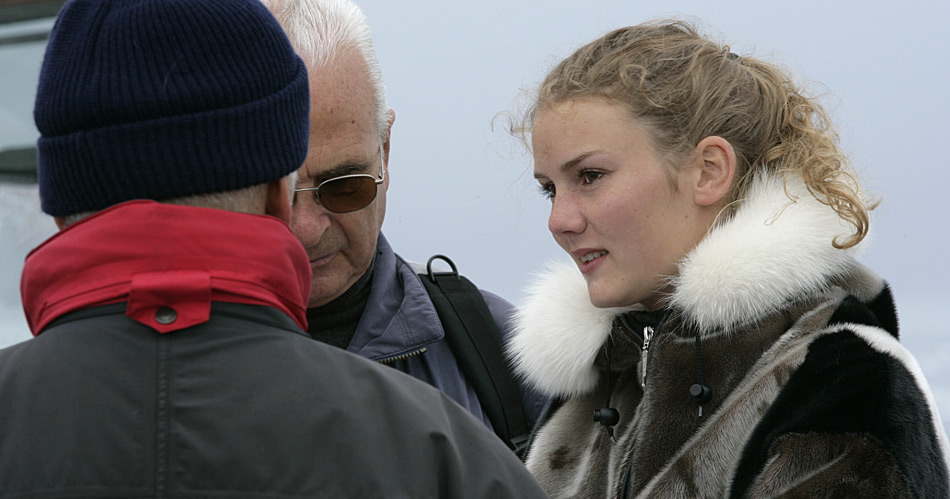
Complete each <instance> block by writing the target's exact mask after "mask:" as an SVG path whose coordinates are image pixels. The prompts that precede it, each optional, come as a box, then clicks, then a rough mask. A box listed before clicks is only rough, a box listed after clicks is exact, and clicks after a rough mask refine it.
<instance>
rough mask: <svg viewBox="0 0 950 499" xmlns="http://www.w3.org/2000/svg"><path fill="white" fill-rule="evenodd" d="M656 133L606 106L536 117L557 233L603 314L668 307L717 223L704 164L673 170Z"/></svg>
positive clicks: (577, 106) (539, 157)
mask: <svg viewBox="0 0 950 499" xmlns="http://www.w3.org/2000/svg"><path fill="white" fill-rule="evenodd" d="M648 130H649V128H647V127H645V126H643V125H641V124H640V123H638V122H637V120H636V119H635V118H633V117H632V116H631V115H630V114H629V112H628V111H626V110H625V109H624V108H623V107H622V106H620V105H618V104H615V103H611V102H609V101H606V100H602V99H579V100H575V101H569V102H566V103H563V104H558V105H555V106H553V107H550V108H545V109H543V110H542V111H540V112H539V113H538V115H537V117H536V119H535V123H534V129H533V131H532V146H533V149H534V164H535V170H534V173H535V178H537V180H538V183H540V184H541V189H542V191H543V192H544V193H545V194H546V195H547V196H549V197H550V198H551V202H552V206H551V216H550V218H549V220H548V228H549V229H550V230H551V234H553V235H554V239H555V240H556V241H557V243H558V244H559V245H560V246H561V248H563V249H564V251H566V252H567V253H568V254H569V255H571V257H572V258H573V259H574V262H575V263H576V264H577V267H578V268H579V269H580V271H581V273H582V274H583V275H584V278H585V279H586V280H587V289H588V292H589V294H590V299H591V302H592V303H593V304H594V305H595V306H597V307H618V306H627V305H632V304H634V303H642V304H644V305H645V306H647V307H648V308H649V309H651V310H653V309H657V308H660V307H661V306H662V305H663V297H664V296H665V294H666V293H668V292H669V291H671V290H670V289H667V288H668V285H667V282H668V281H667V278H668V277H670V276H672V275H674V274H675V273H676V263H677V261H678V260H680V259H681V258H682V257H684V256H685V255H686V254H687V253H688V252H689V251H690V250H691V249H692V248H693V247H694V246H695V245H696V244H697V243H698V242H699V240H700V239H702V237H703V235H704V234H705V232H706V230H707V228H708V227H709V226H710V224H711V220H709V218H708V216H707V215H705V213H704V212H703V210H702V209H701V208H700V207H699V206H697V205H696V204H695V203H694V202H693V195H692V190H693V189H692V188H691V184H693V183H695V181H694V179H696V178H697V177H696V172H695V171H694V170H697V169H698V167H695V168H694V167H691V166H689V164H687V165H682V166H680V167H679V168H675V169H674V168H672V167H671V166H670V165H669V164H668V162H665V161H664V160H663V159H662V158H661V157H660V155H659V154H658V153H657V151H656V149H655V148H654V145H653V141H652V138H651V136H650V134H649V131H648ZM671 175H672V177H673V183H675V184H676V185H677V187H676V188H674V187H673V186H672V185H671V182H670V176H671Z"/></svg>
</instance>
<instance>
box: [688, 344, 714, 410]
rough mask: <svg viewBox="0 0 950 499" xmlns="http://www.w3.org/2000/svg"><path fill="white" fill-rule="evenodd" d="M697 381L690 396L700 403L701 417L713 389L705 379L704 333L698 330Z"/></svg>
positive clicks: (691, 389)
mask: <svg viewBox="0 0 950 499" xmlns="http://www.w3.org/2000/svg"><path fill="white" fill-rule="evenodd" d="M696 378H697V381H696V383H695V384H694V385H693V386H691V387H689V396H690V397H693V400H695V401H696V403H697V404H699V417H703V405H705V404H706V403H707V402H709V400H710V399H712V389H710V388H709V386H707V385H706V383H705V382H704V381H703V343H702V335H701V334H700V333H699V331H697V332H696Z"/></svg>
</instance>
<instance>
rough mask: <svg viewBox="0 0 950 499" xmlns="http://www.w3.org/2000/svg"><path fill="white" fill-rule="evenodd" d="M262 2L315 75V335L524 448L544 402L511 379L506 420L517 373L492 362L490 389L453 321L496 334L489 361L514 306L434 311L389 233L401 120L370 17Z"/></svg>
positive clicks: (300, 3)
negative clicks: (426, 388)
mask: <svg viewBox="0 0 950 499" xmlns="http://www.w3.org/2000/svg"><path fill="white" fill-rule="evenodd" d="M263 1H264V4H265V5H267V6H268V8H270V10H271V12H273V13H274V15H275V17H276V18H277V20H278V21H279V22H280V23H281V25H282V26H283V27H284V31H286V32H287V35H288V37H289V38H290V40H291V43H292V44H293V45H294V48H295V49H296V50H297V53H298V54H300V56H301V57H302V58H303V60H304V63H305V64H306V65H307V70H308V72H309V74H310V93H311V97H310V104H311V111H310V125H311V130H310V150H309V153H308V154H307V160H306V162H305V163H304V165H303V167H302V168H301V169H300V175H299V177H298V179H297V186H298V189H297V193H296V198H295V202H294V224H293V230H294V233H295V234H296V235H297V237H298V238H299V239H300V241H301V242H302V243H303V245H304V247H305V248H306V250H307V255H308V256H309V257H310V265H311V267H312V269H313V290H312V292H311V295H310V303H309V305H308V310H307V318H308V320H309V321H310V328H311V329H310V332H311V334H312V335H313V336H314V337H315V338H316V339H318V340H321V341H324V342H326V343H329V344H332V345H336V346H338V347H341V348H345V349H347V350H349V351H350V352H353V353H356V354H358V355H361V356H363V357H367V358H369V359H373V360H376V361H379V362H382V363H385V364H388V365H391V366H393V367H395V368H397V369H399V370H401V371H403V372H406V373H408V374H410V375H412V376H414V377H416V378H419V379H421V380H424V381H426V382H428V383H430V384H432V385H434V386H436V387H437V388H439V389H440V390H442V391H443V392H445V393H446V394H447V395H449V396H450V397H451V398H452V399H454V400H455V401H456V402H458V403H460V404H461V405H462V406H464V407H466V408H468V409H469V410H470V411H471V412H472V413H473V414H475V415H476V416H478V417H479V418H481V419H482V420H483V421H484V422H485V423H486V424H488V425H489V426H491V427H493V428H494V430H495V431H496V433H497V434H498V435H499V436H501V437H502V438H503V440H505V441H506V442H508V443H509V446H510V447H512V448H514V447H517V446H518V443H519V437H524V436H525V434H526V433H527V431H528V430H530V428H531V426H532V425H533V423H534V421H535V420H536V418H537V416H538V413H539V412H540V410H541V408H542V406H543V405H544V402H545V400H544V399H543V398H542V397H540V396H539V395H538V394H536V393H535V392H533V391H531V390H530V389H524V388H523V387H520V386H518V385H515V384H514V382H511V386H512V387H513V388H511V390H510V391H512V392H514V393H515V398H514V402H513V403H506V407H505V409H514V411H513V412H515V413H516V414H517V415H516V416H513V417H512V416H510V415H508V416H506V417H507V418H508V421H504V420H502V419H503V418H501V417H500V416H499V414H498V413H499V408H498V407H497V406H498V404H497V400H498V398H497V397H498V396H499V395H498V394H496V393H495V389H498V391H502V390H501V389H500V387H499V386H498V385H499V384H504V381H505V379H506V376H507V375H508V372H507V369H508V367H507V363H506V362H505V360H504V359H503V358H502V357H501V354H500V353H498V354H497V357H498V359H497V361H496V362H495V365H494V366H492V365H491V362H490V361H489V362H488V363H489V366H488V368H487V369H488V370H490V371H492V372H490V373H489V374H490V375H492V376H493V377H494V378H499V377H500V378H503V379H502V381H497V380H495V381H493V383H494V384H495V385H494V386H492V385H488V386H489V389H488V390H485V389H484V385H485V384H486V383H484V382H483V381H482V382H481V386H480V383H479V381H480V380H478V379H473V378H478V374H479V373H478V372H477V370H474V372H473V369H472V368H471V367H467V365H468V364H470V362H469V360H470V359H469V354H468V353H465V352H460V351H459V349H460V347H457V346H455V345H454V344H453V341H452V340H457V338H456V337H455V336H457V332H456V331H454V330H452V329H451V328H450V327H448V326H449V325H448V324H447V321H453V322H455V321H457V322H456V323H462V324H463V325H464V326H465V327H466V328H468V329H469V330H470V331H474V332H475V333H478V332H485V331H487V333H485V334H482V338H483V341H485V342H486V343H492V342H494V343H495V345H491V344H488V345H486V346H485V348H486V349H488V350H490V351H491V352H490V353H485V351H484V350H482V347H481V346H479V347H477V348H479V349H480V355H481V356H482V357H483V358H491V357H492V352H500V351H501V348H500V346H499V345H500V343H501V336H507V334H508V328H507V318H508V313H509V311H510V310H511V305H510V304H509V303H508V302H506V301H504V300H503V299H501V298H499V297H498V296H496V295H493V294H491V293H488V292H484V291H482V292H481V293H480V294H479V293H478V292H477V291H475V292H473V293H472V294H473V295H476V297H475V298H473V299H471V307H469V306H468V305H462V306H458V305H455V307H456V309H457V308H474V307H476V306H477V307H481V309H482V310H483V311H484V312H483V313H482V315H481V316H476V315H470V316H456V314H455V313H454V312H453V309H451V308H449V309H448V311H445V310H437V309H436V307H435V306H434V305H433V299H432V298H431V297H430V295H429V294H428V293H427V291H426V288H425V287H424V285H423V281H422V280H420V277H419V276H418V275H417V274H416V271H415V270H414V269H413V268H412V266H411V265H410V264H409V263H407V262H406V261H404V260H403V259H402V258H400V257H399V256H398V255H396V254H395V253H394V252H393V249H392V247H390V245H389V243H388V242H387V241H386V238H385V237H384V236H383V235H382V234H381V232H380V229H381V227H382V224H383V217H384V215H385V212H386V189H387V188H388V186H389V176H388V168H389V150H390V129H391V127H392V125H393V122H394V121H395V114H394V112H393V110H392V109H389V107H388V106H387V104H386V96H385V92H384V90H383V84H382V78H381V74H380V68H379V62H378V61H377V58H376V53H375V49H374V48H373V42H372V38H371V35H370V29H369V26H368V25H367V24H366V20H365V17H364V16H363V14H362V12H361V11H360V9H359V8H358V7H357V6H356V5H354V4H353V3H352V2H351V1H349V0H263ZM472 289H473V290H474V289H475V288H474V287H472ZM438 292H439V291H436V293H438ZM446 314H448V319H447V317H446ZM440 317H441V319H442V320H441V321H440ZM479 317H483V318H484V319H485V320H481V319H480V318H479ZM499 332H500V334H501V336H500V335H499ZM463 334H464V333H463ZM475 342H476V343H478V341H477V340H476V341H475ZM480 388H482V389H480ZM502 398H503V397H502ZM508 400H509V401H510V400H511V399H510V398H509V399H508ZM519 405H520V406H519ZM511 419H516V420H517V421H514V422H512V421H511ZM515 427H519V428H520V430H515Z"/></svg>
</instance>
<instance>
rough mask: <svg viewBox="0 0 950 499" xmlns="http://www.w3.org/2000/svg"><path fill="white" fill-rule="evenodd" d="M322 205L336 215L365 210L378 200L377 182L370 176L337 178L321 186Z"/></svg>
mask: <svg viewBox="0 0 950 499" xmlns="http://www.w3.org/2000/svg"><path fill="white" fill-rule="evenodd" d="M319 195H320V203H321V204H323V207H324V208H326V209H328V210H330V211H332V212H334V213H347V212H350V211H356V210H359V209H362V208H365V207H366V206H367V205H369V204H370V203H372V202H373V200H374V199H376V181H375V180H374V179H373V177H370V176H368V175H367V176H365V177H364V176H359V177H346V178H336V179H332V180H328V181H326V182H325V183H324V184H323V185H321V186H320V191H319Z"/></svg>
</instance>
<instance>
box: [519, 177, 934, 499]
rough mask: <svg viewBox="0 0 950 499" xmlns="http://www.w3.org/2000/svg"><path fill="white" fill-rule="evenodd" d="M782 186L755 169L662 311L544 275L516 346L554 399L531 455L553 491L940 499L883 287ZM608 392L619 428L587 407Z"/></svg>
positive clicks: (928, 438)
mask: <svg viewBox="0 0 950 499" xmlns="http://www.w3.org/2000/svg"><path fill="white" fill-rule="evenodd" d="M788 189H789V193H790V194H791V195H792V196H793V197H794V198H795V199H796V201H795V202H792V201H790V200H789V198H788V196H786V194H785V189H784V187H783V183H782V182H781V180H780V179H775V178H766V179H760V180H758V181H757V182H756V184H755V185H754V186H753V188H752V191H751V193H750V196H749V198H748V199H747V200H746V201H745V202H744V203H743V206H742V207H741V208H740V209H739V211H738V212H737V214H736V216H735V217H734V218H733V219H731V220H730V221H728V222H726V223H724V224H723V225H721V226H720V227H717V228H716V229H715V230H714V231H712V232H711V233H710V234H709V235H707V237H706V238H705V239H704V240H703V241H702V242H701V243H700V244H699V245H698V246H697V247H696V248H695V249H694V250H693V251H692V252H691V253H690V254H689V255H688V256H687V257H686V259H685V260H684V261H683V262H681V264H680V266H679V274H678V276H677V277H676V278H675V280H676V281H675V283H676V286H675V289H676V291H675V292H674V294H673V295H672V296H671V297H670V301H669V303H670V305H669V307H668V308H667V309H666V310H665V311H664V312H663V313H661V314H647V313H643V312H641V311H638V307H636V306H634V307H631V308H629V309H596V308H594V307H593V306H592V305H591V304H590V301H589V299H588V297H587V290H586V284H585V282H584V280H583V278H582V276H581V275H580V273H579V272H578V271H577V269H576V268H575V267H574V266H573V265H572V264H567V265H563V266H559V267H556V268H552V269H550V270H549V272H548V273H547V275H545V276H544V277H542V279H541V280H540V281H539V282H538V283H537V284H536V286H535V287H534V289H533V292H532V296H531V298H530V299H529V301H528V303H527V304H526V306H524V307H523V308H521V310H520V311H519V313H518V316H517V319H516V320H517V324H518V326H517V332H516V334H515V336H514V337H513V339H512V341H511V342H510V344H509V350H510V352H511V354H512V356H513V358H514V359H515V360H514V362H515V365H516V369H517V370H518V371H519V372H520V373H521V374H522V375H524V376H525V378H526V379H527V380H528V381H529V382H530V383H532V384H533V385H534V386H536V387H538V388H539V389H541V390H542V391H544V392H545V393H547V394H548V395H550V396H552V397H555V398H556V402H555V403H554V404H552V406H551V408H550V409H549V411H548V414H547V415H546V420H545V421H544V422H543V423H541V424H539V425H538V428H539V429H538V430H537V431H536V433H535V435H534V438H533V441H532V446H531V449H530V453H529V455H528V458H527V465H528V467H529V469H530V470H531V471H532V473H533V474H534V475H535V477H536V478H537V479H538V480H539V482H540V483H541V484H542V486H543V487H544V488H545V489H546V490H547V491H548V493H549V494H551V495H552V497H610V498H613V497H669V498H681V497H809V498H810V497H947V496H948V490H950V489H948V478H947V477H948V473H947V469H948V468H947V461H946V458H947V454H948V452H947V443H946V442H947V440H946V435H945V434H944V431H943V427H942V425H941V423H940V419H939V416H938V415H937V412H936V409H935V405H934V403H933V400H932V396H931V394H930V390H929V388H928V387H927V384H926V381H925V380H924V378H923V375H922V374H921V372H920V370H919V368H918V367H917V364H916V362H915V361H914V359H913V357H912V356H911V355H910V354H909V353H908V352H907V351H906V350H905V349H904V348H903V347H902V346H901V345H900V343H898V341H897V318H896V313H895V311H894V305H893V300H892V299H891V295H890V291H889V289H888V287H887V285H886V284H885V283H884V281H883V280H882V279H880V278H879V277H878V276H876V275H875V274H873V273H872V272H871V271H869V270H868V269H866V268H865V267H863V266H862V265H861V264H859V263H857V261H856V260H855V259H854V257H853V256H852V255H851V250H848V251H842V250H837V249H834V248H833V247H832V246H831V241H832V238H833V237H834V236H835V235H837V234H840V233H843V232H845V231H846V230H847V228H846V227H843V226H842V225H841V223H840V222H839V220H838V218H837V216H836V215H835V213H834V212H833V211H832V210H831V209H830V208H828V207H827V206H825V205H823V204H821V203H818V202H817V201H816V200H815V199H814V198H813V197H812V196H810V195H809V194H808V193H807V191H805V188H804V186H803V184H802V182H801V181H800V180H799V181H794V180H793V181H789V183H788ZM646 327H652V328H653V331H654V334H653V337H652V338H653V339H652V342H651V344H650V347H649V349H648V351H647V354H646V359H647V361H646V367H645V369H646V376H645V381H644V380H643V379H642V377H643V369H644V365H643V364H644V363H643V361H642V360H641V359H642V358H643V357H644V356H643V350H642V345H643V337H644V328H646ZM697 336H699V337H700V339H701V343H700V344H699V349H698V346H697V341H696V339H697ZM608 357H609V361H608ZM608 372H609V376H608V375H607V373H608ZM700 377H702V381H703V383H704V384H705V385H708V386H709V387H710V388H711V390H712V398H711V400H709V401H708V402H707V403H705V404H703V405H702V406H700V405H699V404H698V403H697V402H696V401H695V400H694V399H693V398H692V397H691V396H690V394H689V389H690V386H691V385H693V384H694V383H697V382H698V381H699V378H700ZM641 383H643V388H641ZM608 394H609V404H610V407H613V408H616V409H617V410H618V411H619V414H620V420H619V422H618V423H617V424H616V425H615V426H613V427H612V431H613V438H611V436H610V435H608V431H607V428H606V427H605V426H604V425H601V424H600V423H597V422H595V421H594V418H593V414H594V411H595V410H597V409H601V408H604V407H605V405H606V403H607V400H608ZM700 409H702V415H700Z"/></svg>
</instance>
